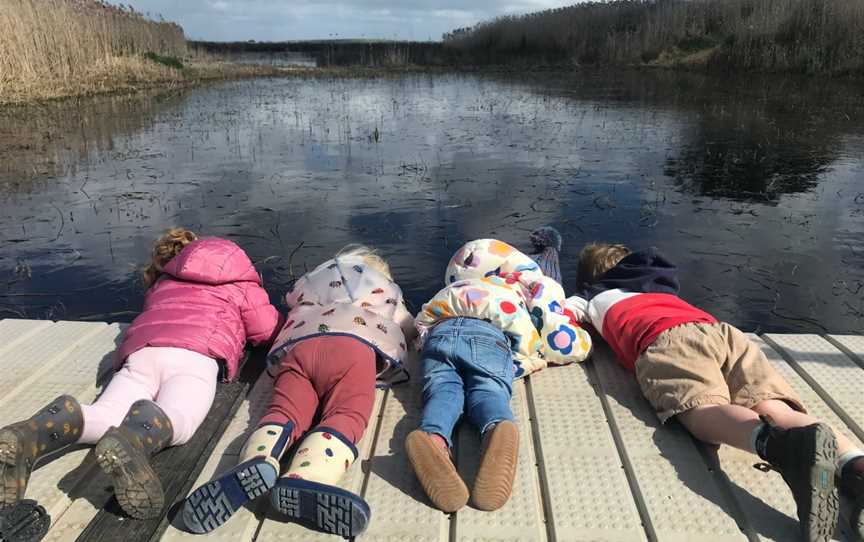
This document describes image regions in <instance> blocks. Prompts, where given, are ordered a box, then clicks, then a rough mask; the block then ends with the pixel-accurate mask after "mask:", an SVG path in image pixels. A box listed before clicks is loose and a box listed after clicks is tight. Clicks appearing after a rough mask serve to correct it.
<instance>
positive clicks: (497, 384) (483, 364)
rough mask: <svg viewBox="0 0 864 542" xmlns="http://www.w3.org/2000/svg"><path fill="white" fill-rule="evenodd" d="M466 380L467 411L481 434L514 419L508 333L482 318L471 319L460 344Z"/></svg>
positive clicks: (461, 334) (462, 332) (461, 333)
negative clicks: (493, 425) (480, 319)
mask: <svg viewBox="0 0 864 542" xmlns="http://www.w3.org/2000/svg"><path fill="white" fill-rule="evenodd" d="M456 351H457V356H458V357H459V358H460V359H461V360H462V363H463V370H462V375H463V376H462V378H463V379H464V381H465V401H466V405H465V412H466V414H467V415H468V419H469V421H470V422H471V423H472V424H474V425H475V426H476V427H477V429H479V430H480V432H481V434H482V433H484V432H485V431H486V429H488V427H489V426H490V425H492V424H494V423H497V422H500V421H504V420H510V421H512V420H513V410H512V408H511V407H510V399H511V398H512V396H513V357H512V354H511V351H510V347H509V344H508V342H507V340H506V338H505V336H504V334H503V333H502V332H501V331H500V330H499V329H497V328H495V327H493V326H491V325H488V324H486V323H485V322H481V321H479V320H468V321H466V323H465V325H464V326H463V328H462V330H460V336H459V342H458V344H457V346H456Z"/></svg>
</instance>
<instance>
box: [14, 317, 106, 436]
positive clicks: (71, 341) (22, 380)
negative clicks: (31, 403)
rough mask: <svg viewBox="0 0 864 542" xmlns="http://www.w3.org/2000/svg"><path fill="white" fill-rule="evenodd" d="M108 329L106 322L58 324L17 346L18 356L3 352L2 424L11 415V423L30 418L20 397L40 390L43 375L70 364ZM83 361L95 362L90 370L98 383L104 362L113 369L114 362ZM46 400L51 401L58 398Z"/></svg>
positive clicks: (86, 361) (45, 398)
mask: <svg viewBox="0 0 864 542" xmlns="http://www.w3.org/2000/svg"><path fill="white" fill-rule="evenodd" d="M105 328H106V325H105V324H103V323H84V322H57V323H54V324H52V325H50V326H48V327H45V328H42V329H41V330H40V331H39V332H38V333H36V334H33V335H29V336H28V337H27V338H26V339H25V340H23V341H21V342H20V343H19V344H18V345H17V346H16V347H15V349H14V355H13V354H12V353H11V352H5V353H3V355H2V357H0V366H2V367H3V378H2V379H0V413H2V417H0V423H3V424H4V425H5V423H7V422H6V420H7V419H9V418H7V416H11V417H12V419H9V421H15V419H17V417H19V416H21V415H27V416H29V415H30V414H31V413H30V412H26V411H23V412H22V411H21V410H20V403H21V400H20V398H19V396H20V395H22V394H25V395H29V394H31V393H32V392H33V390H34V389H35V390H38V389H39V388H40V382H39V381H40V378H41V376H42V375H46V374H50V373H51V372H53V370H54V368H55V366H56V365H57V364H58V363H60V362H61V361H66V362H69V361H70V360H69V359H68V357H69V356H70V355H72V354H74V352H75V349H76V348H77V347H78V346H79V345H81V344H84V343H86V342H87V341H88V340H89V339H90V338H91V337H93V336H94V335H95V334H97V333H99V332H100V331H103V330H104V329H105ZM83 362H84V363H86V364H91V363H95V365H93V366H92V368H91V367H90V365H88V367H87V368H88V370H91V375H92V379H93V380H94V381H95V380H96V370H97V368H98V367H99V364H100V362H104V365H108V366H109V367H110V359H109V360H101V359H97V360H91V359H84V360H83ZM109 367H106V368H109ZM42 398H43V399H44V400H45V401H50V400H51V399H53V398H54V396H51V397H44V396H42Z"/></svg>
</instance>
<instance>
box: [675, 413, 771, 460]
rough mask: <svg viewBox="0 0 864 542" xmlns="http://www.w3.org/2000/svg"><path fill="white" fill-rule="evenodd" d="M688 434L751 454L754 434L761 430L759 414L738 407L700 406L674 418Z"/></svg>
mask: <svg viewBox="0 0 864 542" xmlns="http://www.w3.org/2000/svg"><path fill="white" fill-rule="evenodd" d="M677 418H678V421H679V422H681V425H683V426H684V427H686V428H687V430H688V431H690V433H691V434H692V435H693V436H694V437H696V438H697V439H699V440H701V441H702V442H707V443H709V444H727V445H729V446H734V447H735V448H738V449H739V450H745V451H748V452H752V451H754V450H753V443H752V438H751V436H752V435H753V430H754V429H756V428H757V427H759V426H761V424H762V422H761V421H760V420H759V414H758V413H756V412H754V411H753V410H751V409H749V408H745V407H742V406H738V405H702V406H697V407H694V408H692V409H691V410H688V411H687V412H682V413H681V414H678V416H677Z"/></svg>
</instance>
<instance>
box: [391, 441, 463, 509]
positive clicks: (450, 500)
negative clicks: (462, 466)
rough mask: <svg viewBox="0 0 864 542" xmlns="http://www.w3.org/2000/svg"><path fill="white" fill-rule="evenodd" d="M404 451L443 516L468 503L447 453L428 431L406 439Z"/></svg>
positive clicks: (461, 483)
mask: <svg viewBox="0 0 864 542" xmlns="http://www.w3.org/2000/svg"><path fill="white" fill-rule="evenodd" d="M405 451H406V452H408V459H409V460H410V461H411V466H412V467H414V473H415V474H416V475H417V479H418V480H419V481H420V485H421V486H423V490H424V491H425V492H426V495H428V496H429V499H430V500H431V501H432V503H433V504H434V505H435V506H436V507H437V508H438V509H439V510H441V511H443V512H455V511H457V510H459V509H460V508H462V507H463V506H465V503H467V502H468V486H466V485H465V482H464V481H462V477H461V476H459V472H458V471H457V470H456V465H454V464H453V459H452V458H451V457H450V454H449V453H448V451H447V449H445V448H443V447H442V446H441V444H439V443H438V442H436V441H435V439H434V437H433V436H432V435H430V434H429V433H426V432H425V431H421V430H419V429H415V430H414V431H411V433H409V434H408V438H407V439H405Z"/></svg>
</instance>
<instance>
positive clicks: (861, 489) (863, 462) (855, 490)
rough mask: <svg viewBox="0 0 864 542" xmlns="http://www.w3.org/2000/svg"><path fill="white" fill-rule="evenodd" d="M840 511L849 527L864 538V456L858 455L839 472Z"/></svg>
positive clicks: (860, 537) (860, 538) (859, 537)
mask: <svg viewBox="0 0 864 542" xmlns="http://www.w3.org/2000/svg"><path fill="white" fill-rule="evenodd" d="M837 487H839V488H840V512H841V515H842V516H843V517H844V519H845V520H846V521H847V522H848V525H849V528H850V529H851V530H852V532H853V533H855V534H856V535H857V536H858V539H859V540H864V457H856V458H855V459H852V460H851V461H849V462H848V463H846V464H845V465H844V466H843V470H842V471H841V472H839V473H838V474H837Z"/></svg>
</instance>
